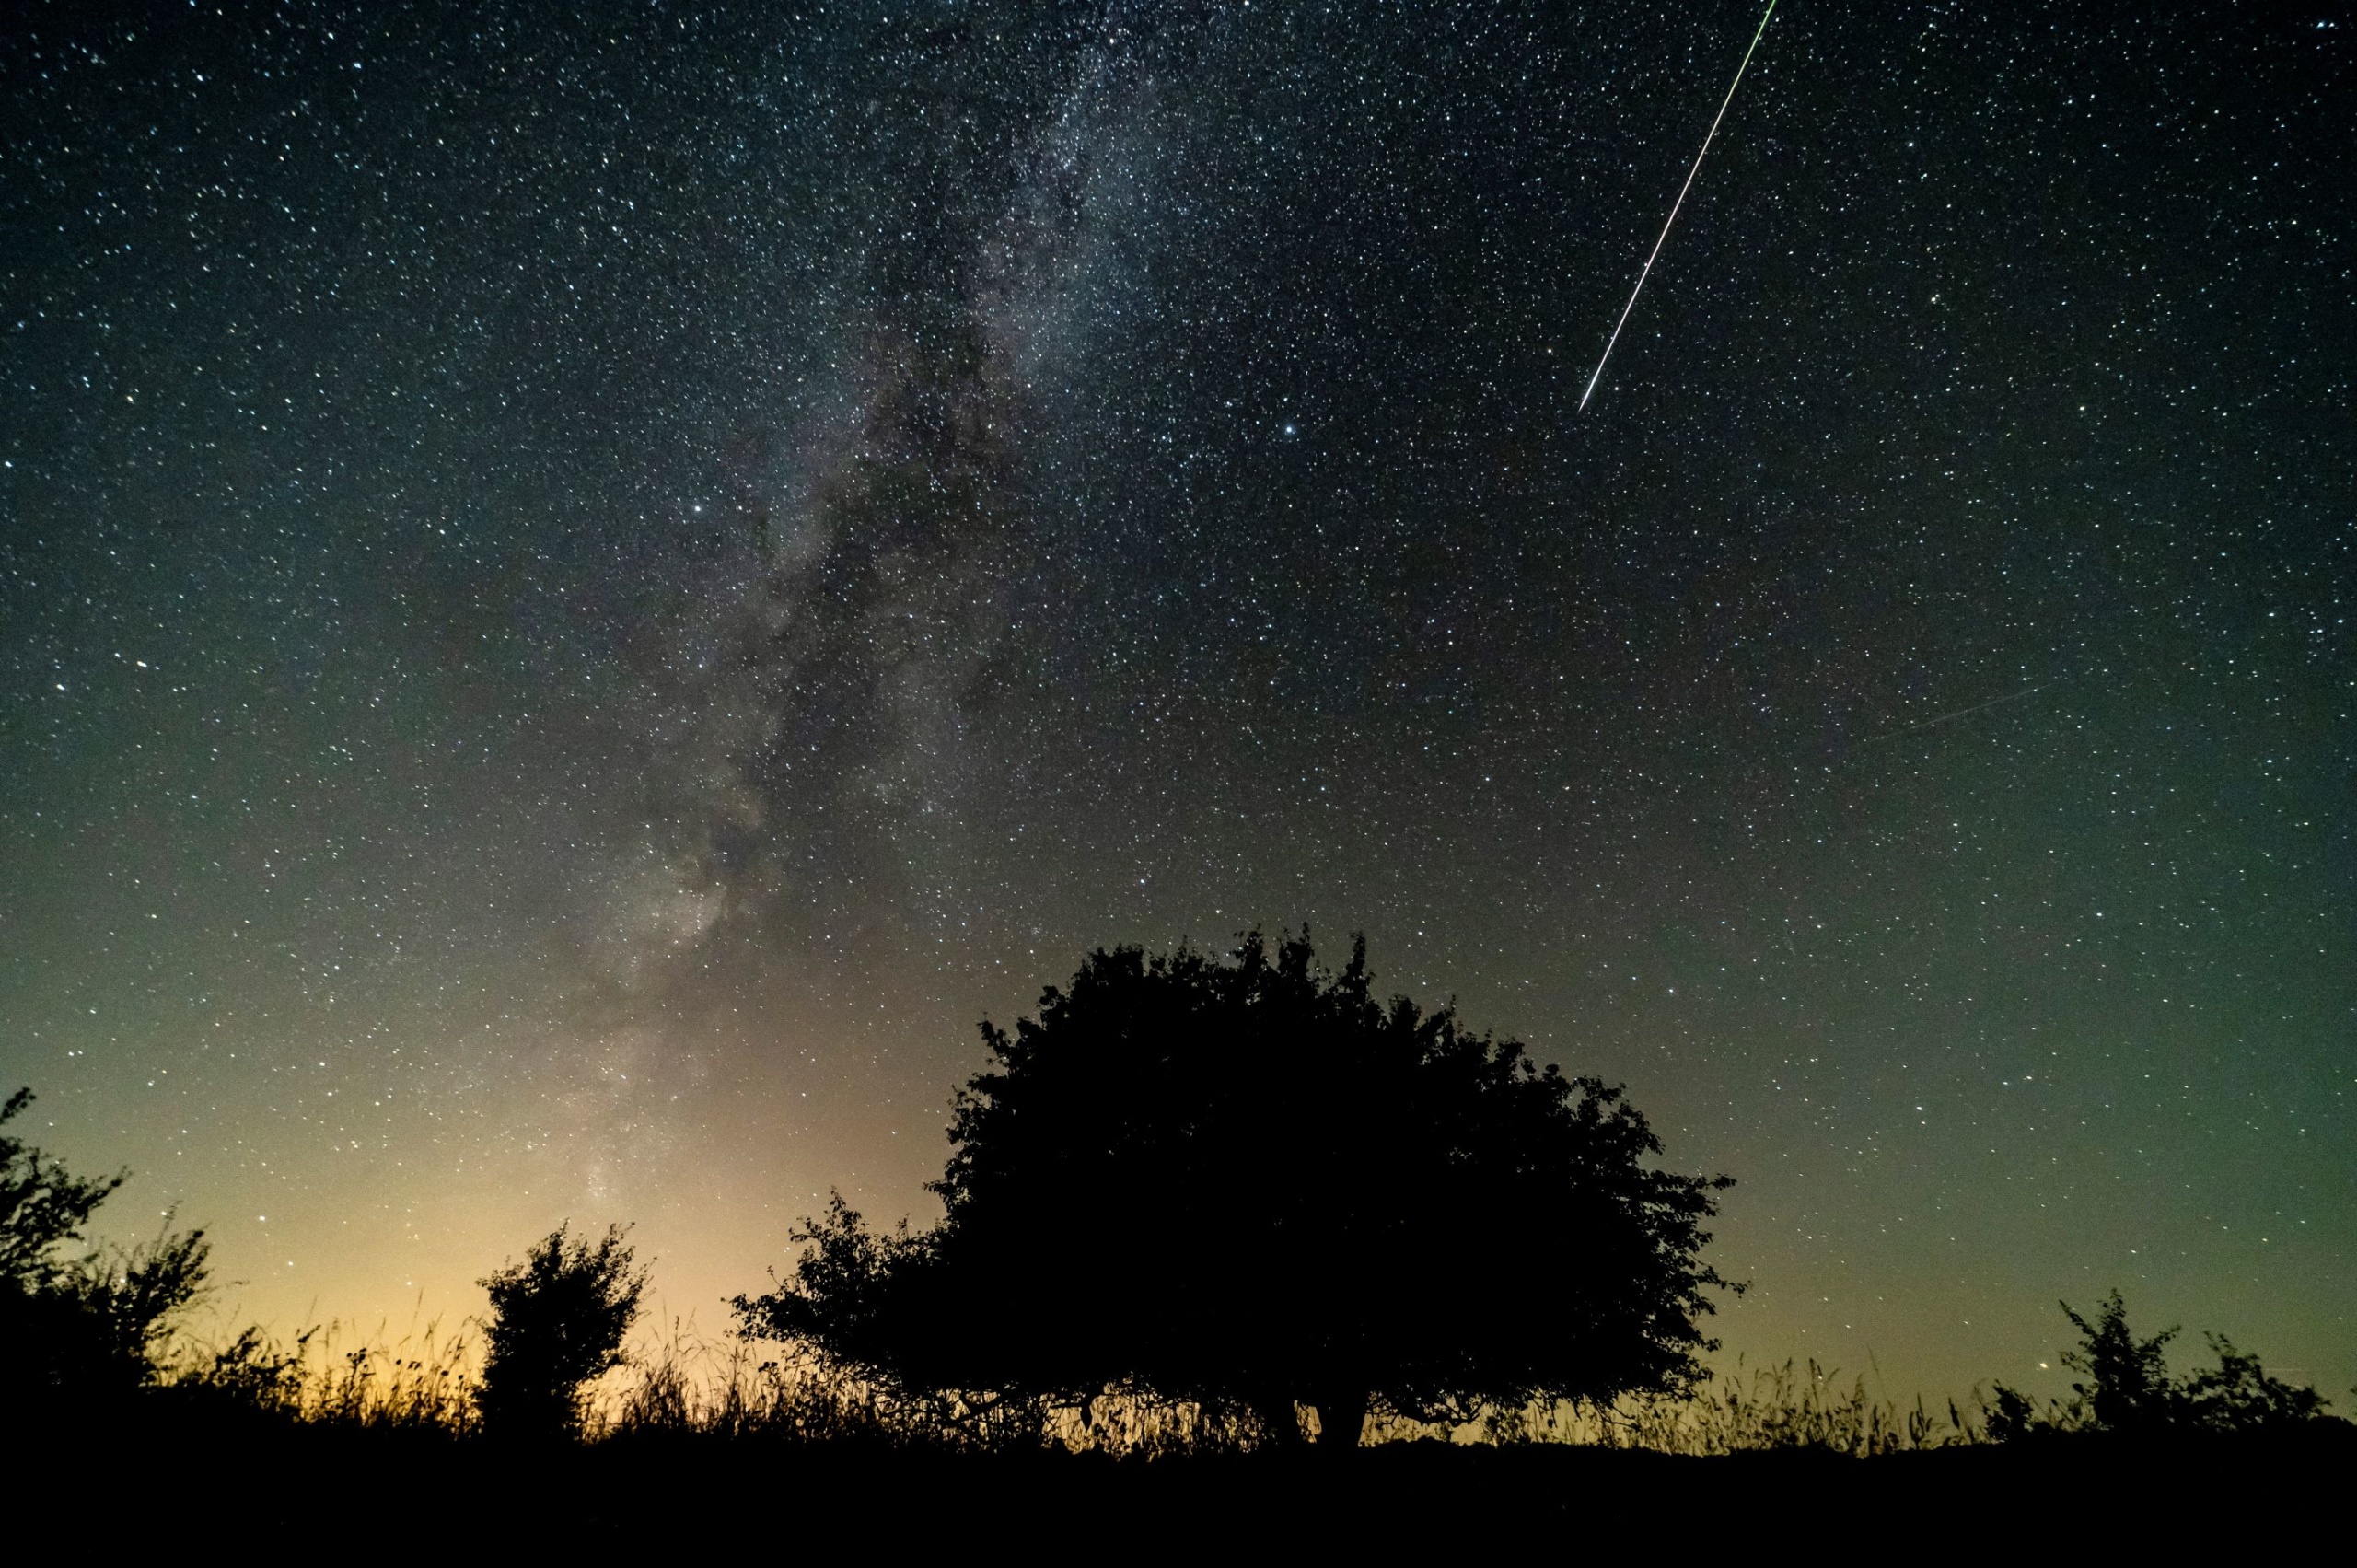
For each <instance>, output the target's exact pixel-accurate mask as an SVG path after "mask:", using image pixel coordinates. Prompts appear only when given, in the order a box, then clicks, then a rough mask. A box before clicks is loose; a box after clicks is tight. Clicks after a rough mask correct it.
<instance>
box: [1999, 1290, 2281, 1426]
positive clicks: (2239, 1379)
mask: <svg viewBox="0 0 2357 1568" xmlns="http://www.w3.org/2000/svg"><path fill="white" fill-rule="evenodd" d="M2061 1307H2062V1315H2063V1316H2064V1317H2066V1318H2070V1320H2071V1326H2072V1327H2073V1328H2074V1329H2076V1330H2079V1345H2078V1348H2077V1349H2075V1350H2068V1351H2064V1352H2063V1353H2062V1365H2065V1366H2067V1367H2069V1368H2070V1369H2071V1370H2072V1371H2073V1372H2076V1373H2078V1374H2079V1375H2080V1381H2078V1382H2075V1383H2073V1384H2072V1385H2071V1391H2072V1394H2073V1399H2072V1400H2070V1401H2069V1402H2068V1403H2066V1404H2063V1405H2061V1406H2059V1407H2051V1408H2049V1411H2048V1413H2046V1414H2044V1415H2040V1414H2039V1413H2038V1411H2037V1407H2036V1405H2035V1404H2034V1403H2033V1401H2032V1400H2030V1398H2029V1396H2028V1395H2026V1394H2024V1393H2022V1392H2021V1391H2020V1390H2018V1389H2014V1388H2007V1387H2006V1386H2005V1385H2004V1384H2003V1383H1999V1384H1997V1385H1996V1386H1995V1390H1994V1400H1995V1402H1994V1403H1993V1404H1992V1405H1991V1406H1990V1407H1989V1410H1988V1424H1987V1433H1988V1435H1989V1436H1990V1437H1991V1439H1992V1440H1994V1441H1996V1442H2001V1443H2002V1442H2010V1441H2012V1440H2014V1439H2016V1438H2022V1437H2027V1436H2032V1435H2034V1434H2038V1433H2043V1432H2056V1431H2073V1430H2081V1429H2091V1430H2094V1431H2097V1432H2108V1433H2115V1434H2126V1435H2133V1436H2142V1437H2153V1436H2157V1435H2161V1434H2168V1433H2177V1432H2211V1433H2244V1432H2257V1431H2263V1430H2268V1429H2272V1428H2279V1427H2282V1426H2285V1425H2288V1424H2293V1423H2300V1422H2305V1421H2312V1420H2315V1419H2316V1418H2318V1417H2321V1416H2324V1415H2325V1414H2326V1400H2325V1398H2324V1396H2323V1395H2321V1394H2319V1393H2317V1392H2316V1390H2315V1389H2314V1388H2295V1387H2293V1385H2291V1384H2289V1383H2286V1382H2283V1381H2282V1379H2280V1378H2277V1377H2274V1376H2270V1375H2269V1373H2268V1371H2267V1369H2266V1367H2264V1366H2262V1365H2260V1364H2259V1359H2258V1357H2257V1356H2255V1355H2248V1354H2246V1353H2243V1352H2242V1351H2239V1350H2237V1349H2235V1343H2234V1342H2233V1341H2232V1340H2229V1339H2227V1338H2226V1337H2225V1336H2224V1335H2223V1334H2209V1335H2205V1336H2204V1337H2205V1338H2206V1339H2207V1340H2208V1341H2209V1342H2210V1350H2211V1353H2212V1354H2213V1355H2215V1356H2216V1357H2217V1358H2218V1365H2216V1366H2215V1367H2213V1368H2212V1369H2211V1370H2209V1371H2207V1372H2197V1373H2196V1374H2194V1375H2193V1376H2191V1377H2188V1378H2184V1379H2179V1378H2177V1377H2175V1376H2172V1375H2171V1374H2170V1372H2169V1368H2168V1359H2167V1354H2166V1351H2167V1346H2168V1342H2169V1341H2171V1340H2173V1339H2175V1338H2176V1337H2177V1330H2176V1329H2174V1328H2169V1329H2164V1330H2161V1331H2160V1332H2159V1333H2157V1334H2154V1335H2152V1336H2151V1337H2149V1338H2146V1339H2139V1338H2137V1337H2136V1335H2135V1333H2134V1332H2133V1331H2132V1330H2131V1329H2130V1328H2129V1327H2128V1307H2127V1304H2126V1303H2125V1302H2124V1301H2122V1300H2121V1299H2120V1295H2119V1292H2118V1291H2117V1290H2115V1291H2113V1292H2112V1293H2111V1294H2110V1295H2107V1296H2105V1297H2104V1298H2103V1300H2102V1301H2100V1302H2098V1303H2097V1304H2096V1316H2095V1320H2094V1321H2092V1322H2090V1321H2088V1320H2087V1319H2086V1318H2084V1317H2082V1316H2081V1315H2080V1314H2079V1313H2078V1312H2077V1311H2076V1310H2074V1309H2073V1307H2072V1306H2071V1304H2070V1303H2069V1302H2067V1301H2066V1302H2063V1303H2062V1304H2061Z"/></svg>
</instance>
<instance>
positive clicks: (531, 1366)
mask: <svg viewBox="0 0 2357 1568" xmlns="http://www.w3.org/2000/svg"><path fill="white" fill-rule="evenodd" d="M627 1234H628V1233H627V1231H626V1230H625V1229H624V1227H622V1226H621V1225H614V1226H611V1227H610V1228H609V1229H608V1230H607V1232H606V1234H605V1236H604V1237H603V1238H602V1239H600V1240H598V1242H596V1243H594V1244H593V1243H591V1242H590V1241H588V1240H587V1239H586V1238H585V1237H574V1236H571V1235H569V1234H568V1233H567V1230H566V1227H565V1226H563V1225H559V1226H558V1227H557V1228H556V1229H555V1230H553V1231H552V1232H550V1233H549V1234H548V1235H547V1236H545V1237H542V1238H541V1239H540V1240H539V1241H538V1242H536V1243H534V1244H533V1246H532V1248H531V1249H530V1250H528V1252H526V1253H525V1255H524V1260H523V1261H522V1262H521V1263H512V1264H510V1265H508V1266H507V1267H506V1268H504V1269H502V1270H500V1271H499V1272H496V1273H493V1274H492V1275H490V1276H488V1277H487V1278H485V1279H483V1280H482V1281H481V1282H480V1283H482V1288H483V1290H484V1291H485V1292H486V1293H488V1294H489V1295H490V1296H491V1317H490V1319H489V1320H488V1321H487V1322H486V1323H485V1325H484V1328H483V1344H484V1356H483V1369H482V1393H481V1395H480V1400H481V1405H482V1420H483V1424H484V1426H485V1427H486V1429H488V1430H490V1431H492V1432H494V1433H502V1434H517V1435H529V1436H545V1437H557V1436H572V1435H574V1434H577V1433H578V1432H579V1431H580V1429H581V1417H582V1390H583V1386H584V1385H585V1384H586V1383H588V1382H589V1381H590V1380H591V1379H593V1378H596V1377H598V1376H603V1375H604V1374H605V1373H607V1372H610V1371H611V1370H613V1369H614V1368H615V1367H617V1366H620V1365H621V1364H622V1360H623V1357H622V1351H621V1345H622V1339H623V1336H624V1335H626V1334H628V1333H629V1332H630V1326H631V1323H632V1320H633V1319H634V1318H636V1317H637V1316H638V1307H639V1300H640V1297H642V1296H643V1295H644V1294H645V1291H646V1279H647V1275H646V1272H645V1271H644V1270H643V1269H636V1268H635V1267H634V1262H635V1260H634V1259H633V1254H632V1252H631V1249H630V1247H629V1245H628V1243H627V1242H626V1241H625V1240H624V1239H623V1238H624V1237H625V1236H626V1235H627Z"/></svg>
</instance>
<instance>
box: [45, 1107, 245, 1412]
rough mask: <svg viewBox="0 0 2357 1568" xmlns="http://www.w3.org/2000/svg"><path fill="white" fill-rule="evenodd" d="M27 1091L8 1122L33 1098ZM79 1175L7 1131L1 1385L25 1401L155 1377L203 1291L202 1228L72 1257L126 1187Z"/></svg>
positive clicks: (118, 1180) (206, 1249)
mask: <svg viewBox="0 0 2357 1568" xmlns="http://www.w3.org/2000/svg"><path fill="white" fill-rule="evenodd" d="M32 1098H33V1097H32V1094H31V1092H30V1091H29V1090H26V1089H18V1090H17V1092H16V1093H15V1094H13V1095H11V1096H9V1097H8V1099H7V1101H6V1104H5V1105H0V1126H5V1124H6V1122H8V1121H11V1120H13V1119H15V1118H16V1117H17V1115H19V1114H20V1113H22V1111H23V1110H24V1109H25V1108H26V1107H27V1106H29V1105H30V1104H31V1103H32ZM124 1179H125V1178H124V1176H123V1175H122V1174H121V1173H118V1174H116V1175H114V1176H110V1177H102V1178H98V1179H84V1178H80V1177H76V1176H75V1175H73V1174H72V1173H70V1172H69V1171H67V1170H66V1169H65V1168H64V1167H63V1166H62V1165H60V1164H58V1162H56V1161H55V1160H53V1159H52V1158H50V1157H49V1156H46V1155H44V1154H42V1153H41V1150H39V1149H37V1148H34V1147H32V1146H31V1145H30V1144H26V1143H25V1142H23V1141H22V1140H21V1139H18V1138H17V1137H15V1136H13V1135H11V1134H9V1133H7V1132H0V1388H5V1389H7V1390H10V1391H13V1392H16V1393H17V1394H18V1395H20V1396H22V1397H27V1398H34V1397H40V1398H49V1397H56V1396H61V1395H74V1394H81V1395H89V1394H97V1393H106V1392H121V1391H122V1390H125V1389H129V1388H138V1387H141V1386H143V1385H145V1384H148V1383H152V1382H154V1381H155V1380H156V1379H157V1376H158V1373H159V1353H160V1352H161V1350H162V1347H163V1343H164V1341H165V1339H166V1337H167V1336H168V1334H169V1333H170V1331H171V1330H172V1328H173V1326H174V1325H175V1323H176V1322H177V1321H178V1319H179V1318H180V1316H181V1315H182V1314H183V1313H184V1312H185V1311H186V1310H187V1308H188V1307H191V1306H192V1305H193V1304H194V1303H195V1302H196V1301H197V1300H199V1299H200V1298H201V1297H202V1296H203V1295H204V1293H205V1280H206V1277H207V1273H208V1260H209V1258H210V1254H211V1248H210V1245H209V1244H208V1243H207V1242H206V1241H205V1239H204V1233H203V1231H183V1232H180V1233H178V1234H175V1233H173V1232H172V1230H171V1229H170V1225H169V1222H168V1220H167V1223H166V1226H165V1228H164V1230H163V1231H162V1232H161V1233H159V1234H158V1235H157V1237H156V1239H155V1240H153V1241H151V1242H147V1243H145V1244H144V1245H142V1246H138V1247H133V1248H128V1249H104V1248H102V1249H93V1250H91V1251H88V1252H85V1253H81V1254H79V1255H75V1254H74V1253H72V1252H71V1251H70V1250H69V1248H70V1245H71V1244H72V1243H75V1242H77V1241H80V1240H82V1239H83V1234H82V1232H83V1227H84V1226H86V1225H87V1224H88V1223H89V1219H90V1216H91V1214H93V1213H95V1212H96V1211H97V1209H98V1208H99V1205H100V1204H101V1203H103V1202H106V1200H107V1199H108V1198H109V1197H110V1196H111V1195H112V1194H113V1193H114V1191H115V1190H116V1189H117V1188H119V1187H121V1186H122V1183H123V1181H124Z"/></svg>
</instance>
